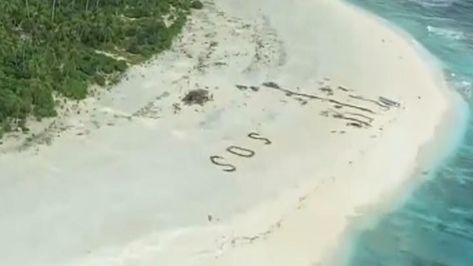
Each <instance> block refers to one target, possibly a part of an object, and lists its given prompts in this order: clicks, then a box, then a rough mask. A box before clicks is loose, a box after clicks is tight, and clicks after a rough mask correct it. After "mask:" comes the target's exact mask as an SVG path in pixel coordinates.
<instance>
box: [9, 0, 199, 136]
mask: <svg viewBox="0 0 473 266" xmlns="http://www.w3.org/2000/svg"><path fill="white" fill-rule="evenodd" d="M191 4H193V2H191V1H189V0H1V1H0V62H1V64H0V135H1V133H2V132H3V131H5V130H8V129H9V128H10V127H11V126H12V125H15V126H18V125H22V124H24V121H25V119H26V118H27V117H28V116H29V115H31V114H33V115H34V116H36V117H38V118H41V117H47V116H54V115H55V114H56V111H55V103H54V99H53V92H57V93H59V94H61V95H64V96H66V97H69V98H73V99H81V98H83V97H85V96H86V94H87V88H88V87H89V85H90V84H94V83H96V84H99V85H105V84H107V83H108V82H111V81H112V80H113V78H114V77H116V76H117V74H118V73H120V72H123V71H124V70H126V68H127V67H128V65H129V64H130V63H137V62H140V61H142V60H145V59H147V58H149V57H150V56H151V55H153V54H156V53H158V52H160V51H162V50H164V49H166V48H168V47H169V46H170V45H171V42H172V39H173V37H174V36H176V35H177V34H178V33H179V31H180V30H181V28H182V26H183V24H184V22H185V19H186V16H187V15H188V13H189V7H190V5H191ZM166 21H167V22H166ZM100 51H102V52H106V53H101V52H100ZM110 54H112V55H114V56H110ZM118 58H120V59H118Z"/></svg>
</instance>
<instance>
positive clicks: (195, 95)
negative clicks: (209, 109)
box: [182, 89, 212, 105]
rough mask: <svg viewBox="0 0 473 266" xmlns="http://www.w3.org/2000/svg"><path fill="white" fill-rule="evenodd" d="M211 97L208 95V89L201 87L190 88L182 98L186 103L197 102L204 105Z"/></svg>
mask: <svg viewBox="0 0 473 266" xmlns="http://www.w3.org/2000/svg"><path fill="white" fill-rule="evenodd" d="M211 99H212V97H211V96H210V95H209V91H207V90H203V89H197V90H192V91H190V92H189V93H187V95H186V96H185V97H184V98H183V99H182V101H183V102H184V103H185V104H186V105H193V104H199V105H204V104H205V103H206V102H208V101H210V100H211Z"/></svg>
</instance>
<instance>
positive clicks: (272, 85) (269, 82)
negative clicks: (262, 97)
mask: <svg viewBox="0 0 473 266" xmlns="http://www.w3.org/2000/svg"><path fill="white" fill-rule="evenodd" d="M263 86H266V87H270V88H273V89H280V88H281V87H280V86H279V85H278V84H277V83H276V82H272V81H268V82H265V83H263Z"/></svg>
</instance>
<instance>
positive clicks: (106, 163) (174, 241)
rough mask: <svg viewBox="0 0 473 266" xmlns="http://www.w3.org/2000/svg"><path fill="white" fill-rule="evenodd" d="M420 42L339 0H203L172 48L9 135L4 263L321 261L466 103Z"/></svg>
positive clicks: (0, 222)
mask: <svg viewBox="0 0 473 266" xmlns="http://www.w3.org/2000/svg"><path fill="white" fill-rule="evenodd" d="M418 49H419V47H417V44H415V43H414V42H413V41H412V40H410V39H409V38H408V37H407V36H403V35H402V34H399V33H397V32H395V31H394V30H393V29H391V28H389V27H387V26H386V25H384V23H382V22H381V21H380V20H378V19H375V18H373V17H372V16H371V15H368V14H366V13H365V12H362V11H359V10H357V9H356V8H354V7H352V6H350V5H348V4H346V3H344V2H343V1H341V0H337V1H335V0H306V1H293V0H280V1H272V0H253V1H244V3H242V1H237V0H215V3H212V2H205V8H204V9H203V10H200V11H195V13H194V14H193V16H192V17H191V19H190V21H189V22H188V25H187V26H186V29H185V30H184V32H183V34H182V36H181V38H180V39H179V40H177V41H176V43H175V45H174V46H173V48H172V50H171V51H168V52H165V53H164V54H161V55H159V56H158V57H157V58H156V59H154V60H152V61H150V62H149V63H147V64H145V65H143V66H138V67H134V68H133V69H132V70H131V71H130V72H129V73H128V74H127V77H126V78H125V79H124V80H123V81H122V82H121V83H119V84H118V85H117V86H115V87H113V88H111V89H110V90H109V91H105V92H102V93H97V94H96V95H94V96H91V97H90V98H89V99H87V100H85V101H84V102H81V103H79V104H75V105H74V106H73V107H72V109H71V112H70V113H69V114H65V115H63V116H62V117H60V118H57V119H56V120H55V121H54V122H51V124H50V125H49V126H48V127H47V128H45V129H44V130H43V131H41V132H39V133H37V134H36V135H35V137H33V138H30V139H28V141H27V142H24V143H22V139H21V138H17V140H15V137H13V136H10V137H7V139H6V140H5V143H4V144H3V145H2V146H1V147H0V151H1V153H0V235H1V236H2V237H1V238H0V265H8V266H29V265H35V266H40V265H48V266H56V265H61V266H64V265H80V266H89V265H97V266H99V265H100V266H108V265H120V266H122V265H123V266H124V265H131V266H140V265H160V266H166V265H172V266H190V265H192V266H200V265H202V266H204V265H205V266H207V265H218V266H227V265H228V266H230V265H232V266H233V265H245V266H264V265H268V266H269V265H271V266H278V265H281V266H282V265H284V266H288V265H291V266H299V265H300V266H315V265H329V264H330V261H331V256H333V254H334V252H336V250H337V249H338V248H339V247H340V246H341V244H340V242H339V241H341V238H342V237H343V235H344V232H345V231H346V230H347V228H348V227H349V225H350V223H351V221H353V220H354V218H355V217H358V216H360V215H369V213H370V212H369V209H370V207H372V206H377V205H378V204H380V203H382V202H386V200H388V199H390V198H391V197H392V196H394V195H395V194H397V193H398V192H399V190H400V189H401V188H402V187H403V186H405V184H406V183H408V182H410V180H412V178H413V176H415V175H416V174H419V173H421V172H423V171H427V170H428V169H424V168H423V167H422V165H421V166H419V163H418V161H419V154H420V151H421V150H422V149H423V147H426V145H427V146H429V145H430V146H431V145H432V140H433V138H434V137H435V135H436V132H438V131H439V129H441V131H442V130H446V129H449V128H450V127H451V126H452V125H454V124H455V122H454V121H457V119H458V117H459V115H460V114H459V113H458V112H457V109H455V108H452V106H453V105H454V104H457V103H455V101H460V99H459V96H457V95H456V94H455V93H453V92H451V91H450V90H449V89H448V88H447V87H446V84H445V82H444V81H443V77H442V73H441V71H440V70H438V69H435V68H434V67H432V65H431V64H429V63H428V62H427V61H426V60H425V58H424V57H423V56H422V55H421V54H420V53H419V51H418ZM264 84H265V85H264ZM195 89H204V90H208V92H209V94H210V95H211V96H212V97H211V98H212V99H211V101H209V102H207V103H205V104H204V105H202V106H201V105H185V104H183V102H182V98H183V97H184V96H185V95H186V94H187V93H188V92H189V91H191V90H195ZM380 97H383V98H380ZM383 99H385V100H383ZM386 99H388V100H390V101H393V103H394V102H396V103H399V106H395V105H389V101H387V100H386ZM44 123H45V122H43V125H44ZM231 146H238V147H242V148H244V149H245V150H244V151H242V150H238V148H233V149H230V151H237V152H242V153H243V154H242V155H245V156H247V157H248V158H247V157H245V156H239V155H235V154H232V153H231V152H229V151H228V150H227V148H229V147H231ZM212 156H218V157H213V159H214V161H215V162H216V163H217V164H218V163H220V164H224V166H219V165H216V164H214V163H212V162H211V160H210V159H211V157H212ZM224 170H233V171H231V172H230V171H224Z"/></svg>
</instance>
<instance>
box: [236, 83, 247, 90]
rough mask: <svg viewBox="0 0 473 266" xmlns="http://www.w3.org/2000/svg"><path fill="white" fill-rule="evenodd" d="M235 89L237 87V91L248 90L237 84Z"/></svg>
mask: <svg viewBox="0 0 473 266" xmlns="http://www.w3.org/2000/svg"><path fill="white" fill-rule="evenodd" d="M235 87H237V89H239V90H246V89H248V86H245V85H239V84H237V85H235Z"/></svg>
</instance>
